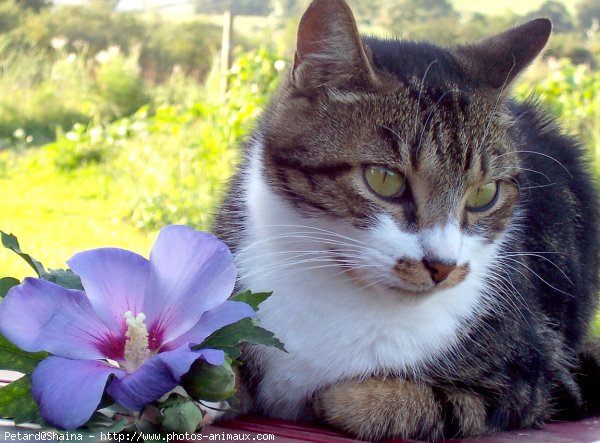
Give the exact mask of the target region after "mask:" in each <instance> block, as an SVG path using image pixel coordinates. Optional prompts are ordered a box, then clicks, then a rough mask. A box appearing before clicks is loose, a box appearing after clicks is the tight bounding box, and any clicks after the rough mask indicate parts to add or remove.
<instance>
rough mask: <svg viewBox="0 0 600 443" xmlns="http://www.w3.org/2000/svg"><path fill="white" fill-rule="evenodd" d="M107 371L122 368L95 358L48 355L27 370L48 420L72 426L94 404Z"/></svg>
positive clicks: (89, 413) (90, 411)
mask: <svg viewBox="0 0 600 443" xmlns="http://www.w3.org/2000/svg"><path fill="white" fill-rule="evenodd" d="M111 374H117V375H119V376H121V375H123V374H124V371H122V370H121V369H118V368H115V367H113V366H109V365H108V364H107V363H103V362H100V361H96V360H69V359H66V358H60V357H48V358H47V359H45V360H43V361H42V362H41V363H40V364H39V365H38V366H37V368H36V369H35V370H34V371H33V373H32V374H31V392H32V394H33V398H34V399H35V401H36V402H37V403H38V405H39V406H40V413H41V414H42V417H44V419H45V420H46V421H47V422H48V423H50V424H52V425H55V426H59V427H61V428H64V429H75V428H77V427H79V426H81V425H83V424H84V423H85V422H87V421H88V420H89V418H90V417H91V416H92V414H93V413H94V411H95V410H96V408H97V407H98V404H99V403H100V400H101V399H102V394H103V392H104V388H105V386H106V381H107V380H108V377H109V376H110V375H111Z"/></svg>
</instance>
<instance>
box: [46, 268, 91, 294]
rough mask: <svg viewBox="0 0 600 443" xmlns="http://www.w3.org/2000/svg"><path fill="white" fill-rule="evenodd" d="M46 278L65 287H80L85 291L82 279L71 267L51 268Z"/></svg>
mask: <svg viewBox="0 0 600 443" xmlns="http://www.w3.org/2000/svg"><path fill="white" fill-rule="evenodd" d="M44 278H45V279H46V280H48V281H50V282H52V283H56V284H57V285H60V286H62V287H63V288H67V289H79V290H81V291H83V285H82V284H81V279H80V278H79V276H78V275H77V274H75V273H74V272H73V271H71V270H70V269H50V270H49V272H48V274H47V276H46V277H44Z"/></svg>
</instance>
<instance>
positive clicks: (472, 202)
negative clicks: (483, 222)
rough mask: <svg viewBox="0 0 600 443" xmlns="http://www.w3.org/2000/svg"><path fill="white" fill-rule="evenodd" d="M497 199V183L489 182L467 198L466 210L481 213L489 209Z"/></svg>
mask: <svg viewBox="0 0 600 443" xmlns="http://www.w3.org/2000/svg"><path fill="white" fill-rule="evenodd" d="M497 199H498V183H497V182H490V183H486V184H485V185H482V186H480V187H479V188H477V189H476V190H475V191H473V192H471V193H470V194H469V196H468V197H467V210H469V211H474V212H481V211H485V210H487V209H490V208H491V207H492V206H494V204H495V203H496V200H497Z"/></svg>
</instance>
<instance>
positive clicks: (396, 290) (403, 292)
mask: <svg viewBox="0 0 600 443" xmlns="http://www.w3.org/2000/svg"><path fill="white" fill-rule="evenodd" d="M381 286H382V288H383V290H385V291H387V292H391V293H393V294H394V295H400V296H403V297H407V298H424V297H427V296H429V295H432V294H434V293H436V292H438V291H440V288H438V287H437V286H434V285H432V286H431V287H430V288H406V287H402V286H396V285H394V284H387V283H385V284H382V285H381Z"/></svg>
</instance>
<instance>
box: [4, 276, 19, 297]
mask: <svg viewBox="0 0 600 443" xmlns="http://www.w3.org/2000/svg"><path fill="white" fill-rule="evenodd" d="M20 283H21V282H20V281H19V280H17V279H16V278H13V277H4V278H0V300H2V299H3V298H4V296H5V295H6V294H7V293H8V290H9V289H10V288H12V287H13V286H17V285H18V284H20Z"/></svg>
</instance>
